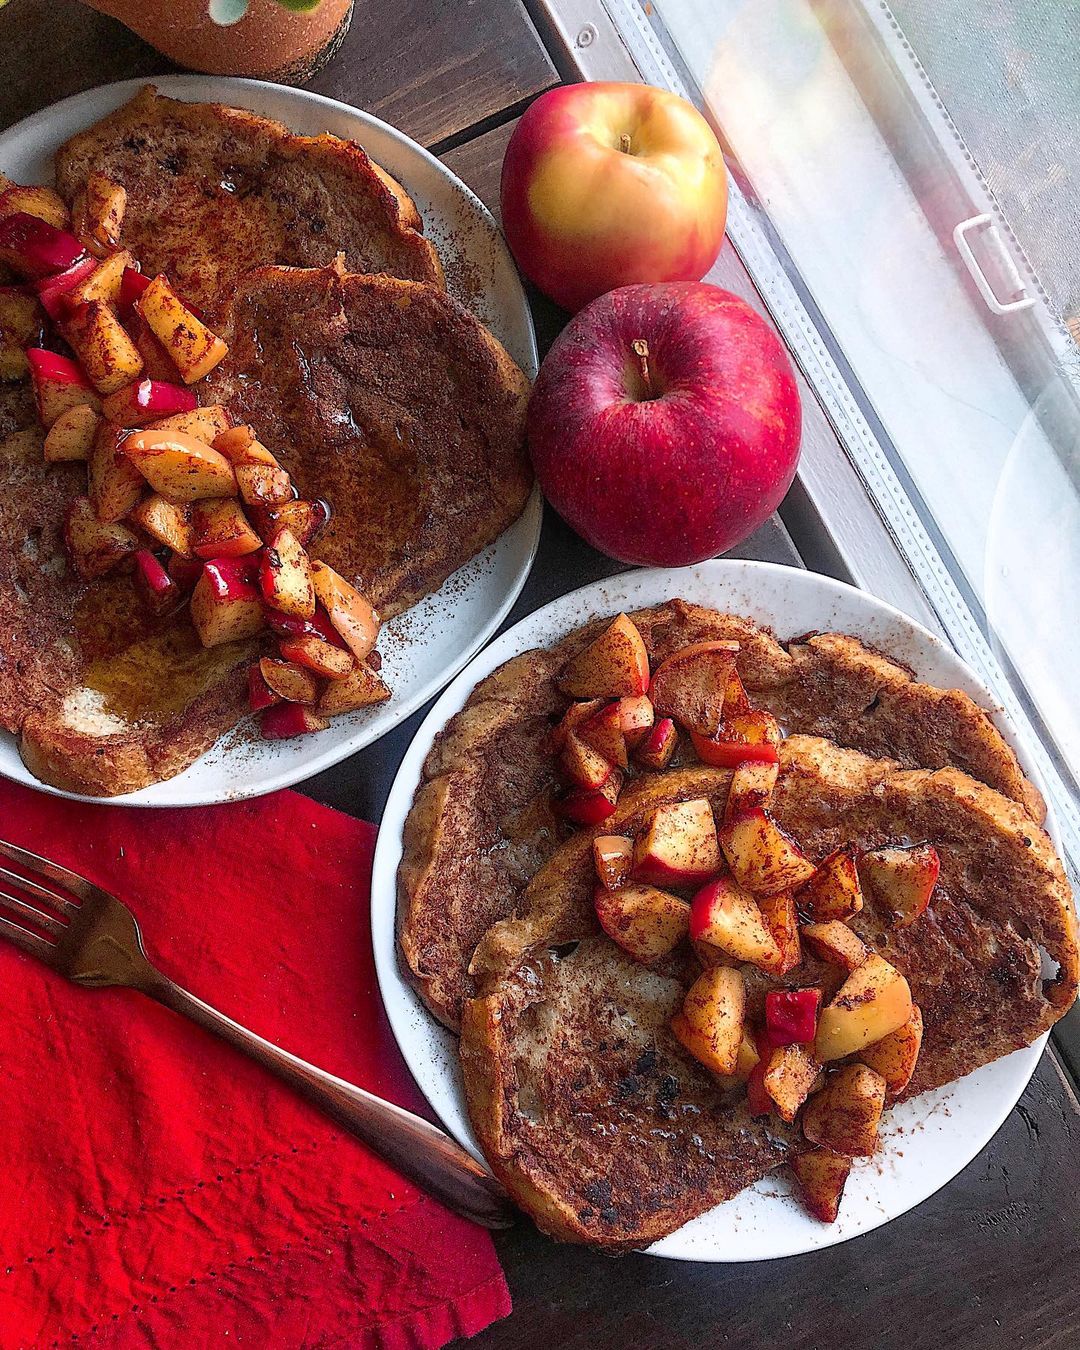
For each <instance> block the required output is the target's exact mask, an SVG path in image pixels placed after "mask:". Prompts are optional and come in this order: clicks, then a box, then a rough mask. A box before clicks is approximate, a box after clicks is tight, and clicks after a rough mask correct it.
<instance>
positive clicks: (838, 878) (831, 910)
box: [795, 848, 863, 923]
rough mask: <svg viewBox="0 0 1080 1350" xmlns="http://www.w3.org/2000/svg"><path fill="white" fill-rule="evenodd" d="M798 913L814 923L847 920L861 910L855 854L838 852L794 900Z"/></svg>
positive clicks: (861, 899) (860, 891)
mask: <svg viewBox="0 0 1080 1350" xmlns="http://www.w3.org/2000/svg"><path fill="white" fill-rule="evenodd" d="M795 901H796V904H797V905H798V907H799V910H800V912H801V913H802V914H804V915H805V916H806V917H807V918H808V919H809V920H810V921H811V922H813V923H827V922H828V921H829V920H830V919H850V918H851V916H852V915H853V914H858V912H859V910H860V909H862V907H863V897H862V887H861V886H860V885H859V874H858V871H857V870H856V868H855V850H854V849H851V848H841V849H837V850H836V852H835V853H830V854H829V856H828V857H827V858H826V859H825V861H824V862H821V863H819V864H818V869H817V871H816V872H815V873H814V875H813V876H812V877H811V878H810V880H809V881H808V882H807V883H806V885H805V886H803V887H802V888H801V889H800V890H799V893H798V895H796V897H795Z"/></svg>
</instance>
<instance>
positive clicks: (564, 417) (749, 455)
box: [528, 282, 802, 567]
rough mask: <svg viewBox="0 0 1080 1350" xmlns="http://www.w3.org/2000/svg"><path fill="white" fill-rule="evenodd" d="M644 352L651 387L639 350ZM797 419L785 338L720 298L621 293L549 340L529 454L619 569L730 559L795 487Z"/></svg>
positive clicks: (552, 491)
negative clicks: (727, 556)
mask: <svg viewBox="0 0 1080 1350" xmlns="http://www.w3.org/2000/svg"><path fill="white" fill-rule="evenodd" d="M642 341H644V342H645V343H646V344H647V348H648V355H647V357H646V362H647V366H648V371H649V388H648V389H646V386H645V383H644V380H643V377H642V373H641V358H640V357H639V356H637V355H636V354H635V352H634V347H633V344H634V343H635V342H639V343H640V342H642ZM801 433H802V412H801V408H800V404H799V393H798V388H797V386H796V383H795V375H794V372H793V370H792V368H791V362H790V361H789V360H788V356H787V353H786V351H785V350H784V347H783V344H782V343H781V342H780V339H779V338H778V337H777V336H776V334H775V333H774V332H773V330H772V329H771V328H770V327H769V325H768V324H767V323H766V322H765V320H764V319H762V318H761V317H760V315H758V314H757V313H755V311H754V310H752V309H751V308H750V306H749V305H748V304H746V303H745V301H743V300H740V299H739V298H738V296H735V295H732V294H731V293H730V292H728V291H723V290H721V289H720V288H719V287H717V286H710V285H706V284H704V283H699V282H667V283H661V284H653V285H643V286H624V287H622V288H620V289H619V290H616V291H611V292H609V294H607V295H603V296H601V297H600V298H599V299H597V300H594V301H593V302H592V303H591V304H589V305H587V306H586V307H585V309H583V310H582V311H581V312H580V313H579V314H578V315H576V316H575V317H574V318H573V319H572V320H571V321H570V323H569V324H568V325H567V327H566V328H565V329H564V330H563V331H562V333H561V334H560V335H559V337H558V338H557V339H556V340H555V343H554V344H553V346H552V348H551V350H550V351H549V352H548V354H547V357H546V358H545V360H544V364H543V366H542V367H541V370H540V375H539V378H538V379H537V381H536V385H535V387H534V389H533V394H532V398H531V400H530V403H529V414H528V434H529V453H530V455H531V456H532V462H533V466H534V468H535V469H536V476H537V478H538V479H539V481H540V485H541V487H542V488H543V490H544V493H545V494H546V496H547V498H548V500H549V501H550V502H551V504H552V506H554V507H555V509H556V510H557V511H558V512H559V514H560V515H561V516H562V517H563V518H564V519H565V520H566V521H567V522H568V523H569V524H570V525H571V526H572V527H573V528H574V529H575V530H576V531H577V532H578V534H580V535H581V536H582V538H584V539H585V540H587V541H588V542H589V543H590V544H592V545H593V546H594V547H595V548H598V549H600V550H601V551H602V552H604V553H607V554H610V555H611V557H613V558H618V559H620V560H621V561H623V562H627V563H638V564H646V565H651V566H665V567H682V566H686V565H688V564H690V563H696V562H701V561H702V560H703V559H705V558H712V557H715V556H716V555H717V554H718V553H723V552H724V551H725V550H727V549H730V548H734V547H735V545H736V544H739V543H741V542H742V540H744V539H745V538H746V537H747V536H748V535H750V534H752V533H753V532H754V530H756V529H757V528H758V526H759V525H761V524H763V523H764V521H766V520H767V519H768V518H769V516H770V515H771V514H772V512H773V511H775V509H776V508H777V506H779V504H780V502H781V501H782V500H783V497H784V494H785V493H786V492H787V490H788V488H789V487H790V486H791V480H792V479H793V478H794V476H795V468H796V465H797V464H798V459H799V441H800V437H801Z"/></svg>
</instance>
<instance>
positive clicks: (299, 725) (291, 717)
mask: <svg viewBox="0 0 1080 1350" xmlns="http://www.w3.org/2000/svg"><path fill="white" fill-rule="evenodd" d="M329 725H330V723H329V722H328V721H327V720H326V718H325V717H321V716H320V715H319V714H318V713H317V712H313V711H312V710H311V709H310V708H307V707H305V706H304V705H303V704H302V703H276V704H274V706H273V707H272V708H266V709H265V710H264V711H263V712H262V713H260V714H259V731H260V732H261V734H262V737H263V739H264V740H267V741H287V740H291V739H292V737H294V736H310V735H311V734H312V733H313V732H316V731H325V730H326V728H327V727H328V726H329Z"/></svg>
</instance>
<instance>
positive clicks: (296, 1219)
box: [0, 782, 510, 1350]
mask: <svg viewBox="0 0 1080 1350" xmlns="http://www.w3.org/2000/svg"><path fill="white" fill-rule="evenodd" d="M0 837H2V838H5V839H8V840H10V841H11V842H13V843H18V844H22V845H23V846H24V847H27V848H30V849H33V850H34V851H35V852H38V853H42V854H44V855H45V856H47V857H51V858H54V859H55V860H56V861H58V862H62V863H65V864H67V865H68V866H70V867H71V868H73V869H74V870H76V871H78V872H81V873H83V874H84V875H86V876H88V877H90V878H91V879H92V880H94V881H97V882H98V883H100V884H101V885H103V886H105V887H106V888H108V889H110V890H112V891H114V892H115V893H116V894H117V895H119V896H120V897H121V898H122V899H123V900H125V901H127V902H128V903H130V905H131V907H132V908H133V910H134V911H135V914H136V916H137V917H138V919H139V920H140V923H141V924H142V928H143V936H144V939H145V941H146V947H147V951H148V953H149V955H150V957H151V959H152V960H155V961H156V962H157V963H159V964H160V965H161V967H162V968H163V969H164V970H165V972H166V973H167V974H169V975H172V976H174V977H175V978H177V979H178V980H179V982H180V983H182V984H184V985H186V986H187V987H188V988H189V989H191V990H192V991H193V992H195V993H197V994H201V995H202V996H203V997H205V998H207V999H208V1000H209V1001H210V1002H212V1003H215V1004H216V1005H217V1006H218V1007H220V1008H221V1009H222V1011H224V1012H227V1013H229V1014H230V1015H231V1016H233V1017H235V1018H237V1019H238V1020H239V1021H241V1022H243V1023H244V1024H245V1025H247V1026H250V1027H251V1028H252V1029H253V1030H255V1031H258V1032H260V1033H261V1034H262V1035H264V1036H267V1037H269V1038H270V1039H272V1040H275V1041H279V1042H280V1043H281V1044H283V1045H284V1046H285V1047H286V1048H288V1049H290V1050H293V1051H295V1052H296V1053H297V1054H300V1055H302V1056H304V1057H305V1058H307V1059H310V1060H312V1061H314V1062H315V1063H316V1064H319V1065H320V1066H322V1067H323V1068H326V1069H329V1070H330V1071H331V1072H333V1073H337V1074H340V1075H341V1076H342V1077H344V1078H347V1079H349V1080H350V1081H352V1082H356V1083H359V1084H361V1085H363V1086H364V1087H367V1088H370V1089H372V1090H374V1091H375V1092H378V1093H380V1094H381V1095H383V1096H386V1097H389V1098H391V1099H392V1100H394V1101H397V1102H400V1103H402V1104H403V1105H405V1106H409V1107H411V1108H413V1109H416V1108H420V1109H423V1108H422V1106H421V1100H420V1098H419V1095H418V1093H417V1092H416V1089H415V1088H414V1087H413V1085H412V1082H411V1080H410V1078H409V1076H408V1073H407V1070H406V1069H405V1067H404V1065H403V1063H402V1061H401V1058H400V1056H399V1055H398V1052H397V1049H396V1047H395V1045H394V1042H393V1039H392V1037H391V1034H390V1030H389V1027H388V1025H387V1023H386V1020H385V1018H384V1016H383V1013H382V1009H381V1004H380V1002H379V996H378V991H377V988H376V982H375V970H374V964H373V961H372V954H371V938H370V930H369V925H368V887H369V881H370V871H371V857H372V848H373V844H374V830H373V829H372V827H371V826H370V825H366V824H363V823H362V822H359V821H355V820H351V819H349V818H348V817H347V816H343V815H340V814H339V813H337V812H335V811H330V810H327V809H326V808H325V807H321V806H317V805H316V804H315V803H313V802H311V801H309V800H307V799H306V798H304V797H301V796H298V795H297V794H295V793H290V792H282V793H278V794H276V795H274V796H272V797H263V798H261V799H259V800H257V801H252V802H238V803H234V804H230V805H226V806H217V807H211V808H209V809H199V810H176V811H146V810H135V809H132V808H125V807H106V806H84V805H81V804H76V803H73V802H68V801H64V800H61V799H59V798H56V797H49V796H46V795H45V794H43V793H37V792H31V791H28V790H27V789H25V788H21V787H19V786H17V785H15V784H11V783H7V782H0ZM0 1009H2V1015H3V1022H2V1032H0V1035H2V1041H0V1046H2V1049H0V1346H3V1348H4V1350H22V1348H23V1347H26V1350H47V1348H48V1347H53V1346H64V1347H75V1348H76V1350H78V1347H81V1346H82V1347H85V1346H94V1347H125V1348H126V1347H142V1346H153V1347H159V1348H160V1350H177V1348H178V1347H185V1348H187V1347H190V1350H202V1348H203V1347H207V1346H212V1345H213V1346H217V1345H222V1346H229V1345H241V1346H243V1345H249V1346H254V1347H258V1348H259V1350H264V1347H275V1350H277V1348H278V1347H280V1348H281V1350H299V1348H300V1347H309V1346H310V1347H314V1346H318V1347H320V1348H322V1347H327V1348H329V1347H349V1350H368V1348H369V1347H370V1348H371V1350H435V1347H438V1346H441V1345H444V1344H445V1343H446V1342H447V1341H449V1340H452V1339H453V1338H455V1337H458V1336H469V1335H472V1334H473V1333H474V1332H476V1331H479V1330H480V1329H481V1328H482V1327H485V1326H487V1325H488V1324H489V1323H490V1322H492V1321H493V1320H494V1319H496V1318H498V1317H502V1316H504V1315H505V1314H506V1313H508V1312H509V1310H510V1298H509V1294H508V1292H507V1288H506V1284H505V1282H504V1280H503V1276H502V1272H501V1270H500V1268H499V1265H498V1261H497V1259H496V1257H495V1252H494V1248H493V1247H492V1244H491V1240H490V1238H489V1237H488V1235H487V1233H485V1232H484V1231H483V1230H481V1229H479V1228H477V1227H475V1226H474V1225H472V1224H470V1223H468V1222H466V1221H465V1220H463V1219H459V1218H457V1217H456V1216H455V1215H453V1214H451V1213H449V1212H448V1211H447V1210H445V1209H444V1208H443V1207H442V1206H441V1205H439V1204H438V1203H437V1202H436V1201H434V1200H430V1199H428V1198H427V1197H426V1196H424V1195H423V1194H421V1193H420V1192H419V1191H418V1190H417V1189H416V1188H415V1187H414V1186H412V1185H411V1184H410V1183H408V1182H406V1181H404V1180H403V1179H402V1178H401V1177H400V1176H399V1175H398V1174H397V1173H395V1172H394V1171H392V1170H391V1169H390V1168H389V1167H387V1166H385V1165H384V1164H383V1163H381V1162H380V1161H379V1160H378V1159H377V1158H375V1157H374V1156H373V1155H372V1154H371V1153H369V1152H368V1151H367V1150H366V1149H365V1148H364V1147H363V1145H361V1144H360V1143H358V1142H357V1141H356V1140H354V1139H352V1138H351V1137H350V1136H348V1135H345V1134H344V1133H342V1132H341V1131H340V1130H339V1129H338V1128H337V1127H336V1126H334V1125H333V1124H331V1123H330V1122H329V1121H328V1120H326V1119H325V1118H324V1117H323V1116H321V1115H320V1114H319V1113H318V1112H317V1111H315V1110H314V1108H312V1107H310V1106H308V1105H307V1104H306V1103H305V1102H303V1101H302V1100H301V1099H300V1098H298V1097H296V1096H294V1095H293V1094H292V1093H291V1092H290V1091H289V1090H288V1089H287V1088H285V1087H284V1086H283V1085H280V1084H279V1083H278V1082H277V1081H276V1079H274V1078H272V1077H270V1075H268V1074H267V1073H265V1072H264V1071H262V1070H260V1069H259V1068H258V1067H257V1066H256V1065H254V1064H252V1063H250V1062H249V1061H248V1060H247V1059H245V1058H244V1057H243V1056H241V1055H239V1054H237V1053H236V1052H235V1051H232V1050H230V1049H228V1047H226V1046H224V1045H222V1044H219V1043H218V1042H217V1041H216V1040H215V1039H214V1038H213V1037H211V1036H209V1035H207V1034H206V1033H204V1032H202V1031H200V1030H199V1029H198V1028H197V1027H194V1026H192V1025H191V1024H189V1023H188V1022H187V1021H186V1020H184V1019H182V1018H180V1017H177V1016H175V1015H174V1014H172V1013H170V1012H168V1011H166V1010H165V1009H164V1008H160V1007H158V1005H157V1004H155V1003H153V1002H152V1001H151V1000H149V999H147V998H145V997H143V996H142V995H140V994H136V993H134V992H131V991H129V990H102V991H89V990H80V989H77V988H75V987H74V986H73V985H69V984H68V983H67V982H66V981H64V980H62V979H61V978H59V977H58V976H56V975H54V974H52V972H50V971H48V970H46V969H44V968H43V967H41V966H39V965H38V964H36V963H35V962H32V961H31V960H30V959H29V958H28V957H25V956H23V955H22V954H21V953H19V952H17V951H15V950H14V949H13V948H11V947H9V946H8V944H6V943H0Z"/></svg>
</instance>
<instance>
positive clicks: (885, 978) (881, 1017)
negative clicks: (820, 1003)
mask: <svg viewBox="0 0 1080 1350" xmlns="http://www.w3.org/2000/svg"><path fill="white" fill-rule="evenodd" d="M911 1008H912V1003H911V989H910V988H909V987H908V982H907V980H906V979H905V978H904V977H903V975H901V974H900V972H899V971H898V970H897V969H896V967H895V966H892V965H890V964H889V962H888V961H886V960H885V959H884V957H881V956H878V954H877V953H876V952H870V953H869V955H868V956H867V957H866V959H865V961H863V963H862V964H861V965H859V966H856V968H855V969H854V970H853V971H852V972H851V974H850V975H849V976H848V977H847V979H846V980H845V981H844V983H843V984H842V985H841V986H840V988H839V989H838V990H837V993H836V996H835V997H834V998H833V1000H832V1002H831V1003H829V1005H828V1006H827V1007H826V1008H823V1009H822V1012H821V1016H820V1018H819V1019H818V1031H817V1038H816V1040H815V1042H814V1047H815V1048H814V1053H815V1054H816V1055H817V1057H818V1059H820V1060H822V1061H823V1062H825V1061H827V1060H833V1059H843V1058H844V1057H845V1055H853V1054H856V1053H857V1052H858V1051H860V1050H862V1049H863V1048H864V1047H865V1046H868V1045H873V1044H874V1042H875V1041H880V1040H882V1039H883V1037H885V1036H889V1035H891V1034H892V1032H894V1031H896V1030H898V1029H899V1028H900V1027H902V1026H903V1025H904V1024H905V1023H906V1022H908V1021H910V1019H911Z"/></svg>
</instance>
